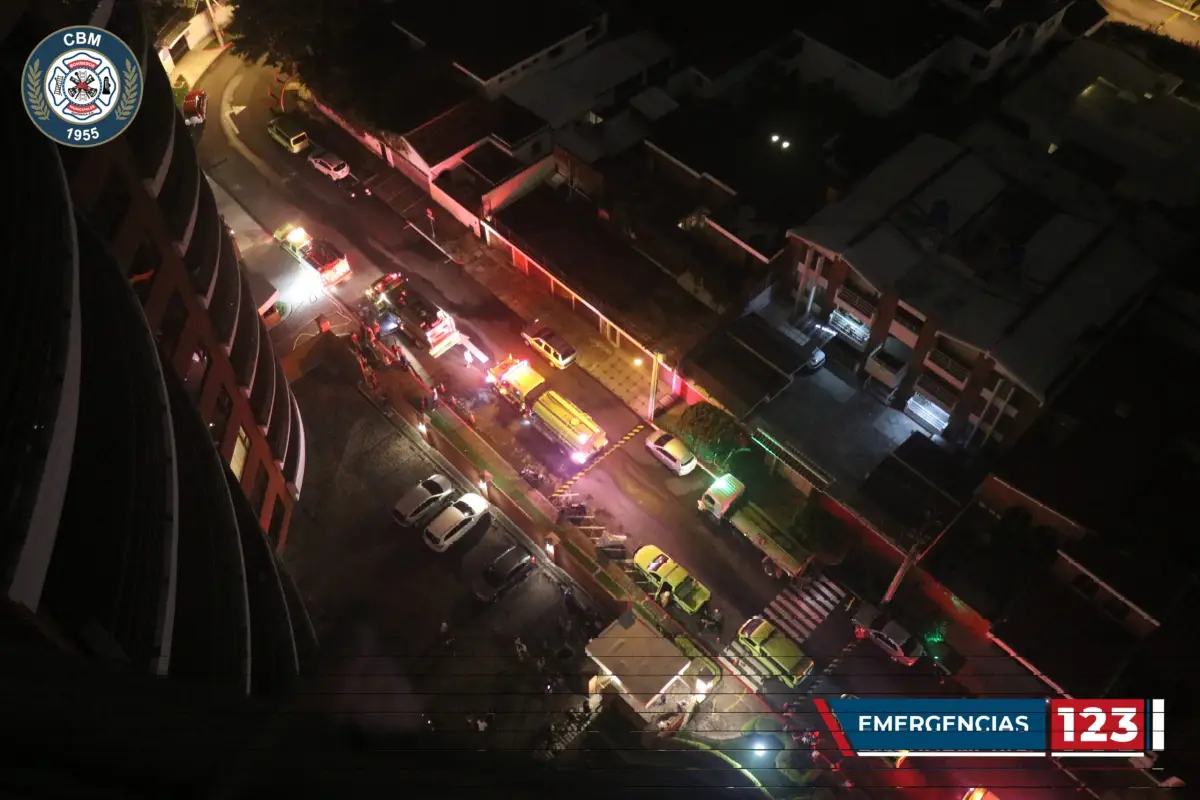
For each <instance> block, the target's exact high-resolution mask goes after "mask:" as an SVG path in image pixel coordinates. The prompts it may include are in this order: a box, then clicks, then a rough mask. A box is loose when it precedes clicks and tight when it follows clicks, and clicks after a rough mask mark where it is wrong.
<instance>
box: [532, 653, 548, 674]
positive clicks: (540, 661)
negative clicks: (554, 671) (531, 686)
mask: <svg viewBox="0 0 1200 800" xmlns="http://www.w3.org/2000/svg"><path fill="white" fill-rule="evenodd" d="M534 663H535V664H536V665H537V671H538V672H545V671H546V659H545V658H543V657H542V656H538V657H537V661H535V662H534Z"/></svg>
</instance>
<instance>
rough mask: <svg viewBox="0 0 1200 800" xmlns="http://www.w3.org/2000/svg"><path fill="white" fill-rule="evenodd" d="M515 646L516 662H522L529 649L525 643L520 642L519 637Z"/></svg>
mask: <svg viewBox="0 0 1200 800" xmlns="http://www.w3.org/2000/svg"><path fill="white" fill-rule="evenodd" d="M515 644H516V648H517V660H518V661H524V660H525V656H527V655H529V648H528V647H526V646H525V643H524V642H522V641H521V637H520V636H518V637H517V639H516V642H515Z"/></svg>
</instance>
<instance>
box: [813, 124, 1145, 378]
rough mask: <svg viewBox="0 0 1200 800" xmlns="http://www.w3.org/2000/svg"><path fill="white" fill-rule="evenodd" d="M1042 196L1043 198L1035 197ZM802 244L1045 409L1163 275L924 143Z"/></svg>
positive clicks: (1070, 218) (821, 216)
mask: <svg viewBox="0 0 1200 800" xmlns="http://www.w3.org/2000/svg"><path fill="white" fill-rule="evenodd" d="M1039 188H1040V187H1039ZM796 235H798V236H799V237H800V238H802V239H805V240H806V241H809V242H812V243H814V244H816V245H817V246H818V247H820V248H822V249H824V250H827V251H830V252H833V253H838V254H840V255H841V256H842V257H843V258H844V259H845V260H846V261H847V262H848V263H849V264H850V265H851V266H852V267H853V268H854V270H855V271H856V272H858V273H859V274H860V275H861V276H862V277H863V278H864V279H865V280H866V281H867V282H869V283H870V284H871V285H872V286H873V287H874V288H875V289H876V290H879V291H894V292H896V293H897V294H899V296H900V297H901V298H903V300H904V302H905V303H907V304H909V305H911V306H912V307H914V308H915V309H916V310H918V311H919V312H921V313H922V314H925V315H926V316H930V317H934V318H936V319H937V320H938V321H939V323H940V328H941V330H942V331H943V332H944V333H945V334H946V335H948V336H950V337H952V338H954V339H957V340H959V341H962V342H964V343H966V344H967V345H969V346H972V347H975V348H978V349H981V350H984V351H987V352H989V353H990V354H991V355H992V357H994V358H995V359H996V361H997V363H998V364H999V365H1000V366H1001V368H1002V369H1003V370H1004V371H1005V372H1006V373H1007V374H1009V375H1010V376H1011V377H1012V378H1013V379H1015V380H1016V381H1018V382H1019V383H1021V384H1022V385H1023V386H1024V387H1025V388H1026V389H1027V390H1028V391H1030V392H1032V393H1033V394H1035V395H1036V396H1038V397H1040V398H1043V399H1045V398H1047V397H1048V396H1050V395H1051V394H1052V393H1053V391H1054V389H1055V388H1056V383H1057V381H1058V379H1059V378H1060V376H1062V375H1063V374H1064V372H1065V371H1066V370H1068V369H1069V368H1070V367H1071V366H1072V365H1073V364H1074V363H1075V361H1076V359H1077V357H1078V356H1079V354H1080V346H1081V345H1084V346H1086V345H1088V344H1090V343H1091V342H1092V341H1094V339H1095V337H1096V336H1097V335H1098V334H1099V332H1100V331H1101V330H1102V329H1103V328H1104V327H1105V326H1106V325H1107V324H1109V323H1110V321H1111V320H1112V319H1113V318H1114V317H1116V316H1117V315H1118V314H1119V313H1120V312H1121V311H1122V310H1124V309H1125V308H1127V306H1128V305H1129V304H1130V303H1131V302H1133V301H1134V300H1135V299H1136V298H1137V297H1138V296H1139V295H1140V294H1142V293H1143V292H1144V290H1145V289H1146V288H1147V287H1148V285H1149V284H1150V282H1151V281H1152V280H1154V278H1155V277H1156V276H1157V274H1158V269H1157V267H1156V266H1155V265H1154V263H1152V262H1151V261H1150V260H1149V259H1148V258H1147V256H1146V255H1145V254H1144V253H1143V252H1141V251H1140V250H1139V249H1138V248H1135V247H1134V246H1133V245H1132V244H1131V243H1130V242H1129V241H1128V240H1127V239H1126V238H1124V237H1123V236H1121V235H1119V234H1117V233H1116V232H1114V231H1112V230H1111V229H1108V227H1107V226H1106V225H1105V224H1103V223H1102V222H1100V221H1097V220H1094V219H1085V218H1083V217H1081V216H1076V215H1074V214H1071V213H1067V212H1065V211H1063V210H1062V209H1061V208H1060V207H1059V206H1058V205H1057V204H1056V203H1054V202H1052V201H1051V200H1050V199H1049V198H1048V197H1046V196H1044V195H1043V194H1040V193H1038V192H1035V191H1034V190H1032V189H1030V188H1028V187H1027V186H1026V185H1024V184H1023V183H1018V182H1016V181H1015V180H1011V179H1009V178H1006V177H1005V176H1004V175H1002V174H1001V173H1000V172H998V171H997V170H996V169H993V168H992V167H991V166H990V165H989V164H987V163H985V162H984V160H983V159H982V158H981V157H980V156H978V155H975V154H974V153H972V152H970V151H968V150H965V149H964V148H962V147H960V146H958V145H956V144H953V143H951V142H948V141H945V140H943V139H939V138H936V137H934V136H930V135H928V134H921V135H919V136H918V137H917V138H916V139H914V140H913V141H912V142H911V143H910V144H909V145H908V146H907V147H906V148H904V149H903V150H901V151H900V152H899V153H897V154H896V155H895V156H893V157H892V158H891V159H889V160H888V161H887V162H885V163H884V164H883V165H881V166H880V167H879V168H877V169H876V170H875V171H873V172H872V173H871V174H870V175H868V176H867V177H866V178H864V179H863V180H862V181H861V182H860V183H859V185H858V186H856V187H855V189H854V190H853V191H852V192H851V193H850V194H849V195H848V196H847V197H846V198H845V199H843V200H842V201H840V202H838V203H835V204H834V205H832V206H828V207H826V208H824V209H823V210H822V211H820V212H818V213H817V214H816V215H815V216H814V217H813V218H812V219H810V220H809V221H808V222H807V223H805V224H804V225H802V226H801V227H800V228H799V229H798V230H797V231H796Z"/></svg>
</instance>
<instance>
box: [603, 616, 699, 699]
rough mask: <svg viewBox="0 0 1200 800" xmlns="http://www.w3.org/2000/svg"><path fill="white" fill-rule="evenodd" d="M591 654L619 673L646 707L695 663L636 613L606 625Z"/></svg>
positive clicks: (626, 687)
mask: <svg viewBox="0 0 1200 800" xmlns="http://www.w3.org/2000/svg"><path fill="white" fill-rule="evenodd" d="M587 654H588V655H589V656H591V657H592V659H594V660H595V661H597V662H598V663H600V664H601V665H603V666H604V668H605V669H607V670H608V671H609V672H611V673H612V674H613V675H615V676H616V677H617V679H618V680H620V681H621V686H622V687H624V688H625V691H627V692H629V694H630V695H632V696H633V697H634V698H635V699H636V700H637V701H638V702H640V703H641V704H642V706H643V707H645V706H646V705H648V704H649V703H650V701H651V700H653V699H654V698H655V697H657V696H658V695H659V694H660V693H661V692H662V691H663V689H664V688H666V686H667V684H669V683H670V682H671V681H672V680H674V678H675V676H676V675H678V674H679V673H680V672H682V671H683V669H684V667H686V666H687V665H688V664H689V663H690V662H691V659H690V658H688V657H687V656H685V655H683V653H681V652H679V648H677V647H676V646H675V643H674V642H672V641H671V640H670V639H667V638H666V637H664V636H662V635H661V634H660V633H658V631H656V630H654V629H653V628H651V627H650V626H649V625H647V624H646V623H644V622H642V621H641V620H640V619H638V618H637V616H635V615H634V614H632V613H627V614H625V615H624V616H623V617H622V618H620V619H618V620H617V621H615V622H614V623H612V624H611V625H609V626H608V627H607V628H605V629H604V632H603V633H601V634H600V635H599V636H597V637H596V638H595V639H593V640H592V641H591V642H590V643H589V644H588V646H587ZM639 710H641V709H639Z"/></svg>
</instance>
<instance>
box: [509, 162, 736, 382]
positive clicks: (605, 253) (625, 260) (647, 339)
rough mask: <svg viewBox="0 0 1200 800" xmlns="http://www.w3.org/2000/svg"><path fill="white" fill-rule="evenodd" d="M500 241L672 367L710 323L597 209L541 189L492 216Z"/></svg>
mask: <svg viewBox="0 0 1200 800" xmlns="http://www.w3.org/2000/svg"><path fill="white" fill-rule="evenodd" d="M495 216H496V220H497V221H498V222H499V223H500V225H499V229H500V233H501V234H503V235H504V236H506V237H509V238H511V240H512V241H513V243H514V244H516V245H517V247H519V248H520V249H521V250H523V251H524V252H525V253H526V254H527V255H528V256H529V257H530V258H531V259H533V260H535V261H537V262H538V263H539V264H541V265H542V266H543V267H544V268H546V269H547V270H548V271H550V272H551V273H552V274H556V275H559V276H560V277H561V278H562V280H563V282H564V283H566V284H567V285H568V286H571V287H572V288H573V289H575V290H576V291H577V292H578V293H579V294H580V295H581V296H582V297H583V298H584V299H586V300H587V301H588V302H590V303H593V304H595V305H596V307H597V308H599V309H600V310H601V312H603V313H604V315H605V316H607V317H608V318H609V319H611V320H612V321H613V322H614V323H616V324H617V325H619V326H620V327H622V328H623V329H625V330H626V332H628V333H629V335H631V336H633V337H634V338H636V339H637V340H638V341H639V342H640V343H641V344H643V345H645V346H647V347H657V348H659V349H661V350H662V351H663V353H664V354H665V355H667V356H668V357H669V360H671V361H678V359H679V358H680V357H681V355H682V354H683V353H686V352H687V351H689V350H690V349H691V348H692V347H693V346H694V345H695V343H696V342H697V341H699V340H700V339H701V338H702V337H703V336H704V335H705V334H706V333H707V332H708V331H709V330H710V329H711V328H712V326H713V325H715V324H716V315H715V314H713V313H712V312H711V311H709V310H708V309H707V308H705V307H704V306H703V305H701V304H700V303H699V301H697V300H695V299H694V298H693V297H692V296H691V295H689V294H688V293H687V292H685V291H684V290H683V289H682V288H680V286H679V285H678V284H677V283H676V282H675V281H674V280H672V279H671V277H670V276H669V275H667V274H666V273H665V272H663V271H662V270H660V269H659V268H658V266H657V265H655V264H654V263H653V262H652V261H650V260H649V259H648V258H646V257H645V256H643V255H642V254H641V253H639V252H638V251H637V250H636V249H634V247H633V246H632V245H630V244H629V243H628V242H626V241H625V240H624V239H622V238H620V237H619V236H617V234H616V233H615V232H613V231H611V230H609V229H608V228H607V227H606V226H605V225H604V224H603V223H602V222H601V221H600V219H599V209H597V208H596V207H595V206H593V205H591V204H589V203H587V202H586V201H585V200H583V199H580V198H578V197H576V198H575V199H573V200H572V201H571V202H569V203H568V202H567V200H566V198H564V197H563V196H562V195H560V194H559V193H558V192H556V191H555V190H554V189H551V188H550V187H549V186H546V185H542V186H539V187H538V188H536V189H534V190H533V191H531V192H530V193H529V194H527V195H525V196H524V197H522V198H520V199H519V200H517V201H516V202H515V203H513V204H512V205H510V206H507V207H505V208H504V209H502V210H500V211H498V212H496V215H495Z"/></svg>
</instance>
